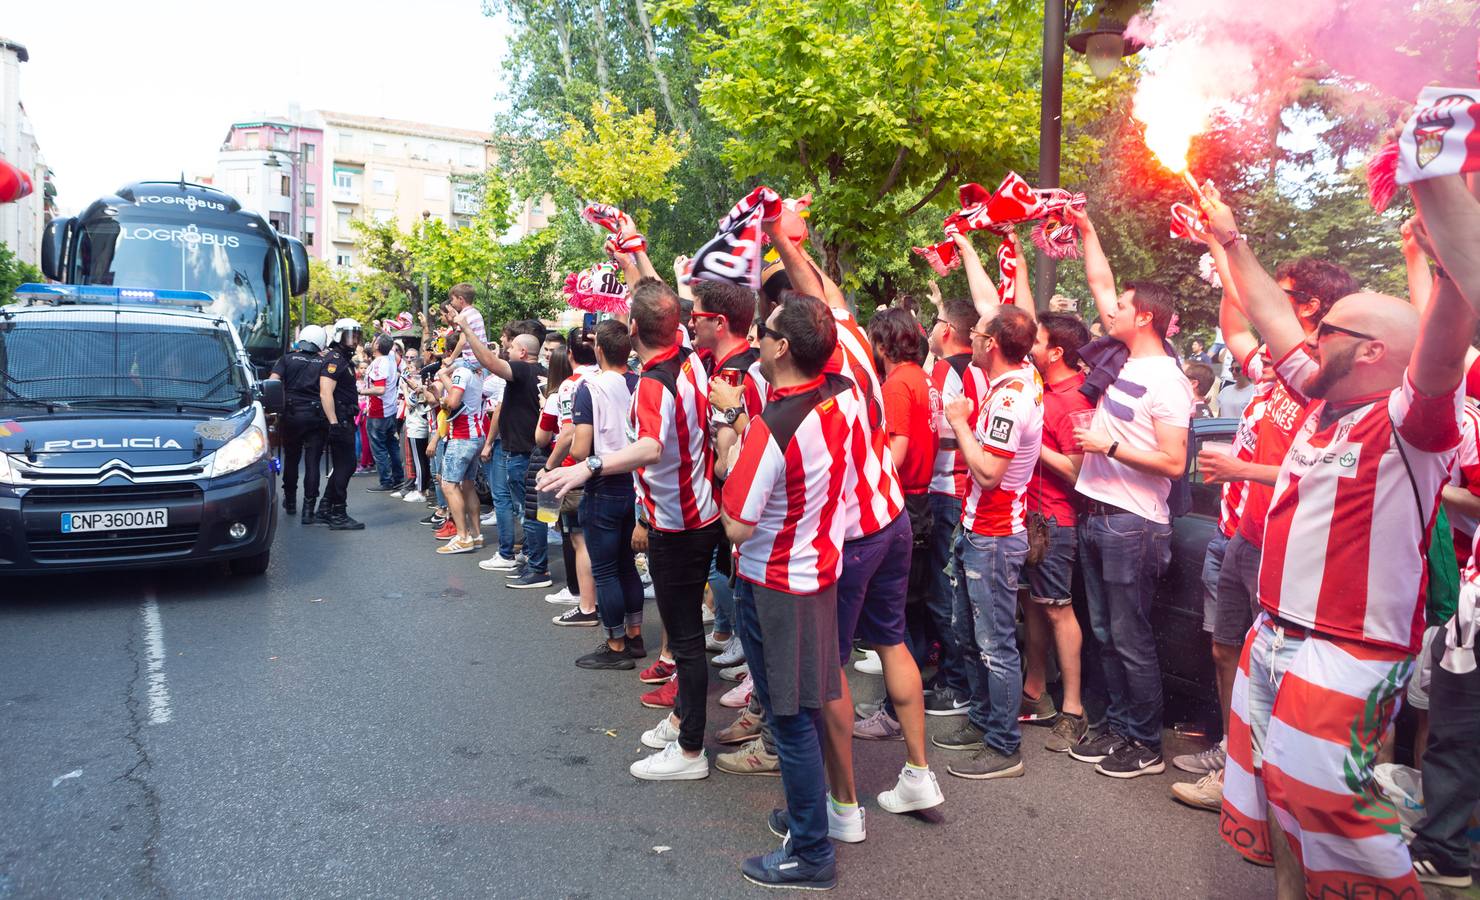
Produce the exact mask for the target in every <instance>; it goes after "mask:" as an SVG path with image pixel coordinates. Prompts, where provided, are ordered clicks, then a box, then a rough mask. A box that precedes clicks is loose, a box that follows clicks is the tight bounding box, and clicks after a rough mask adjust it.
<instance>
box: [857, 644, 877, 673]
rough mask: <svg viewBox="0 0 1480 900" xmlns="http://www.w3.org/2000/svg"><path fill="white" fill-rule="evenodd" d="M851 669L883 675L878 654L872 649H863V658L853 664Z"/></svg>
mask: <svg viewBox="0 0 1480 900" xmlns="http://www.w3.org/2000/svg"><path fill="white" fill-rule="evenodd" d="M853 671H855V672H862V673H863V674H865V675H883V674H884V664H883V663H882V662H880V661H879V654H877V653H875V652H874V651H872V650H865V651H863V659H860V660H859V661H858V662H856V663H854V664H853Z"/></svg>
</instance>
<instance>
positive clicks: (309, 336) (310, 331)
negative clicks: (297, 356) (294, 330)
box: [298, 325, 329, 353]
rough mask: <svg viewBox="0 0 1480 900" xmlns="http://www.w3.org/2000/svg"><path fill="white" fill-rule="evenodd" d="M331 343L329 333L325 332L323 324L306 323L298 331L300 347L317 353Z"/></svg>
mask: <svg viewBox="0 0 1480 900" xmlns="http://www.w3.org/2000/svg"><path fill="white" fill-rule="evenodd" d="M328 343H329V338H328V335H326V334H325V333H324V326H322V325H305V326H303V327H302V328H301V329H299V331H298V348H299V349H300V350H307V351H308V352H310V353H317V352H319V351H320V350H322V349H324V347H325V346H327V345H328Z"/></svg>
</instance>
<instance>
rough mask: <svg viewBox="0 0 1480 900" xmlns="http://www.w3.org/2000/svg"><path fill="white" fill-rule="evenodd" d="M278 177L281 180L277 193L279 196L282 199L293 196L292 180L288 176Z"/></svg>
mask: <svg viewBox="0 0 1480 900" xmlns="http://www.w3.org/2000/svg"><path fill="white" fill-rule="evenodd" d="M278 177H279V178H281V179H282V181H281V183H280V184H279V185H278V193H279V194H281V195H282V196H284V197H291V196H293V179H292V177H290V176H288V175H280V176H278Z"/></svg>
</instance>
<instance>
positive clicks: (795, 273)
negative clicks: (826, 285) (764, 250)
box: [761, 219, 827, 300]
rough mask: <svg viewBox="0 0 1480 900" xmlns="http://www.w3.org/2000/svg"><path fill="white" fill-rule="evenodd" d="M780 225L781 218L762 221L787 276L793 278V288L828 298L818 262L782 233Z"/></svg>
mask: <svg viewBox="0 0 1480 900" xmlns="http://www.w3.org/2000/svg"><path fill="white" fill-rule="evenodd" d="M780 226H781V220H780V219H777V220H775V221H772V222H763V223H761V227H762V228H763V229H764V230H765V232H766V235H767V236H768V237H770V238H771V246H772V247H775V248H776V255H777V256H779V257H781V265H782V267H783V268H785V269H786V277H787V278H789V279H791V289H792V290H794V291H796V292H797V293H798V294H806V295H807V296H809V297H816V298H818V299H819V300H827V297H826V293H827V292H826V291H825V290H824V289H823V287H822V277H821V276H822V273H821V272H819V271H818V270H817V265H816V263H814V262H812V258H811V257H810V256H808V255H807V254H805V253H803V252H802V248H801V247H798V246H797V245H796V243H795V242H794V241H792V239H791V238H789V237H787V236H786V235H784V234H782V233H781V228H780Z"/></svg>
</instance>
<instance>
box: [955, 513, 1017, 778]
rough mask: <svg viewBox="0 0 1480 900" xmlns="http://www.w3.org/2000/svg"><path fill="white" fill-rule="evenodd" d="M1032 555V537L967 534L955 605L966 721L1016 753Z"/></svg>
mask: <svg viewBox="0 0 1480 900" xmlns="http://www.w3.org/2000/svg"><path fill="white" fill-rule="evenodd" d="M1027 556H1028V536H1027V534H1014V535H1009V536H1006V537H985V536H983V535H980V534H972V533H970V532H963V533H962V535H961V537H960V540H959V541H958V542H957V544H956V572H957V577H956V606H955V614H954V616H953V617H952V625H953V626H954V628H955V631H956V639H957V641H959V642H960V645H961V646H962V647H963V648H971V649H974V651H975V652H971V653H968V654H967V666H966V681H967V684H968V685H969V686H970V688H971V694H970V696H971V709H970V710H969V711H968V712H967V717H968V718H969V719H970V721H971V724H973V725H975V726H976V727H977V728H979V729H981V732H982V743H983V744H985V745H987V746H988V747H991V748H992V749H994V750H996V751H998V752H999V753H1005V754H1009V755H1010V754H1013V753H1016V752H1017V750H1018V745H1020V744H1021V743H1022V740H1023V735H1022V731H1021V730H1020V729H1019V727H1018V718H1017V717H1018V707H1019V706H1020V704H1021V699H1022V695H1023V663H1022V658H1021V657H1020V656H1019V655H1018V646H1017V591H1018V574H1019V573H1020V572H1021V571H1022V567H1023V560H1024V559H1026V558H1027Z"/></svg>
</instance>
